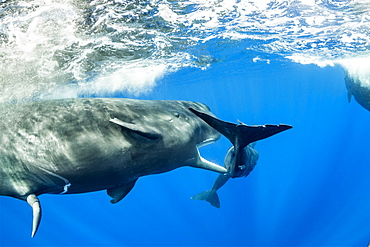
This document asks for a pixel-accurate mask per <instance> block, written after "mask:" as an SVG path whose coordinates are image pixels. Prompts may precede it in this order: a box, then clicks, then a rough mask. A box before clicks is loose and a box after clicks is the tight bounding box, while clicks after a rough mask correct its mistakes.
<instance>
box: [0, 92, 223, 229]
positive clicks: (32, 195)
mask: <svg viewBox="0 0 370 247" xmlns="http://www.w3.org/2000/svg"><path fill="white" fill-rule="evenodd" d="M189 107H191V108H193V109H197V110H199V111H202V112H205V113H207V114H210V115H213V114H212V113H211V112H210V111H209V108H208V107H207V106H206V105H204V104H201V103H196V102H188V101H159V100H158V101H149V100H148V101H145V100H133V99H118V98H115V99H63V100H48V101H38V102H31V103H24V104H23V103H22V104H7V105H2V106H1V107H0V118H1V120H2V121H0V129H1V136H2V141H1V143H0V195H3V196H11V197H14V198H18V199H21V200H25V201H27V202H28V203H29V204H30V205H31V206H32V208H33V216H34V217H33V230H32V236H34V235H35V233H36V231H37V229H38V226H39V223H40V219H41V206H40V202H39V199H38V197H37V196H39V195H41V194H46V193H49V194H75V193H85V192H91V191H98V190H107V193H108V195H109V196H111V197H112V198H113V199H112V200H111V202H112V203H116V202H118V201H120V200H121V199H123V198H124V197H125V196H126V195H127V193H129V192H130V190H131V189H132V188H133V186H134V184H135V182H136V180H137V179H138V178H139V177H142V176H145V175H149V174H158V173H163V172H167V171H170V170H173V169H176V168H178V167H181V166H192V167H199V168H204V169H207V170H211V171H214V172H219V173H225V172H227V170H226V169H225V168H224V167H222V166H218V165H216V164H213V163H211V162H209V161H207V160H205V159H203V158H202V157H200V156H199V152H198V147H200V146H202V145H206V144H209V143H212V142H214V141H216V140H218V139H219V138H220V134H219V133H218V132H217V131H216V130H215V129H213V128H212V127H210V126H209V125H208V124H207V123H205V122H204V121H203V120H202V119H200V118H199V117H197V116H196V115H195V114H194V113H192V112H191V111H190V110H189V109H188V108H189Z"/></svg>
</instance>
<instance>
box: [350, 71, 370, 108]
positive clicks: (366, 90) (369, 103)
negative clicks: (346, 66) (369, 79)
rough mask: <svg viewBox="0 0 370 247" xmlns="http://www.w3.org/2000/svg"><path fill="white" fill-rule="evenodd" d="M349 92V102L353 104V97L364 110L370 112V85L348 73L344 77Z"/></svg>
mask: <svg viewBox="0 0 370 247" xmlns="http://www.w3.org/2000/svg"><path fill="white" fill-rule="evenodd" d="M344 80H345V83H346V88H347V90H348V102H351V98H352V95H353V97H354V98H355V100H356V101H357V103H359V104H360V105H361V106H362V107H363V108H365V109H366V110H368V111H370V85H369V84H366V83H364V82H361V80H360V79H359V78H356V77H353V76H350V75H349V73H348V72H346V74H345V77H344Z"/></svg>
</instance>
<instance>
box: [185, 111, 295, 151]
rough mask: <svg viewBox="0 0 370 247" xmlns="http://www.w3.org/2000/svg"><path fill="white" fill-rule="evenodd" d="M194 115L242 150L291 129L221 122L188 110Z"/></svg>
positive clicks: (279, 126)
mask: <svg viewBox="0 0 370 247" xmlns="http://www.w3.org/2000/svg"><path fill="white" fill-rule="evenodd" d="M189 110H190V111H192V112H193V113H194V114H195V115H197V116H198V117H200V118H201V119H203V120H204V121H205V122H206V123H207V124H209V125H210V126H212V127H213V128H214V129H215V130H217V131H218V132H220V133H221V134H222V135H224V136H225V137H226V138H227V139H229V140H230V142H231V143H232V144H233V145H234V146H235V147H236V148H237V149H239V148H244V147H246V146H248V144H250V143H252V142H255V141H258V140H262V139H265V138H267V137H270V136H273V135H275V134H277V133H280V132H282V131H284V130H288V129H291V128H292V126H290V125H286V124H279V125H272V124H266V125H255V126H250V125H246V124H243V123H240V124H234V123H230V122H226V121H222V120H220V119H217V118H215V117H212V116H210V115H208V114H206V113H203V112H200V111H197V110H195V109H193V108H189Z"/></svg>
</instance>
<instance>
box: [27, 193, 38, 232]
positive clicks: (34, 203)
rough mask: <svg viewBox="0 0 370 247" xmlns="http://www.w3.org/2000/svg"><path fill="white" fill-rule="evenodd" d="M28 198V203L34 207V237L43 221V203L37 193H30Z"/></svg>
mask: <svg viewBox="0 0 370 247" xmlns="http://www.w3.org/2000/svg"><path fill="white" fill-rule="evenodd" d="M26 200H27V202H28V204H29V205H30V206H31V207H32V213H33V219H32V234H31V237H34V236H35V234H36V232H37V229H38V228H39V225H40V222H41V205H40V201H39V199H38V198H37V196H36V195H35V194H30V195H28V196H27V199H26Z"/></svg>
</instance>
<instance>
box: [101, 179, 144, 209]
mask: <svg viewBox="0 0 370 247" xmlns="http://www.w3.org/2000/svg"><path fill="white" fill-rule="evenodd" d="M136 181H137V179H135V180H133V181H131V182H129V183H126V184H124V185H121V186H119V187H116V188H112V189H107V194H108V195H109V196H110V197H112V198H113V199H112V200H111V201H110V202H111V203H113V204H114V203H117V202H119V201H121V200H122V199H123V198H124V197H125V196H126V195H127V194H128V193H129V192H130V191H131V190H132V188H134V185H135V183H136Z"/></svg>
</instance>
